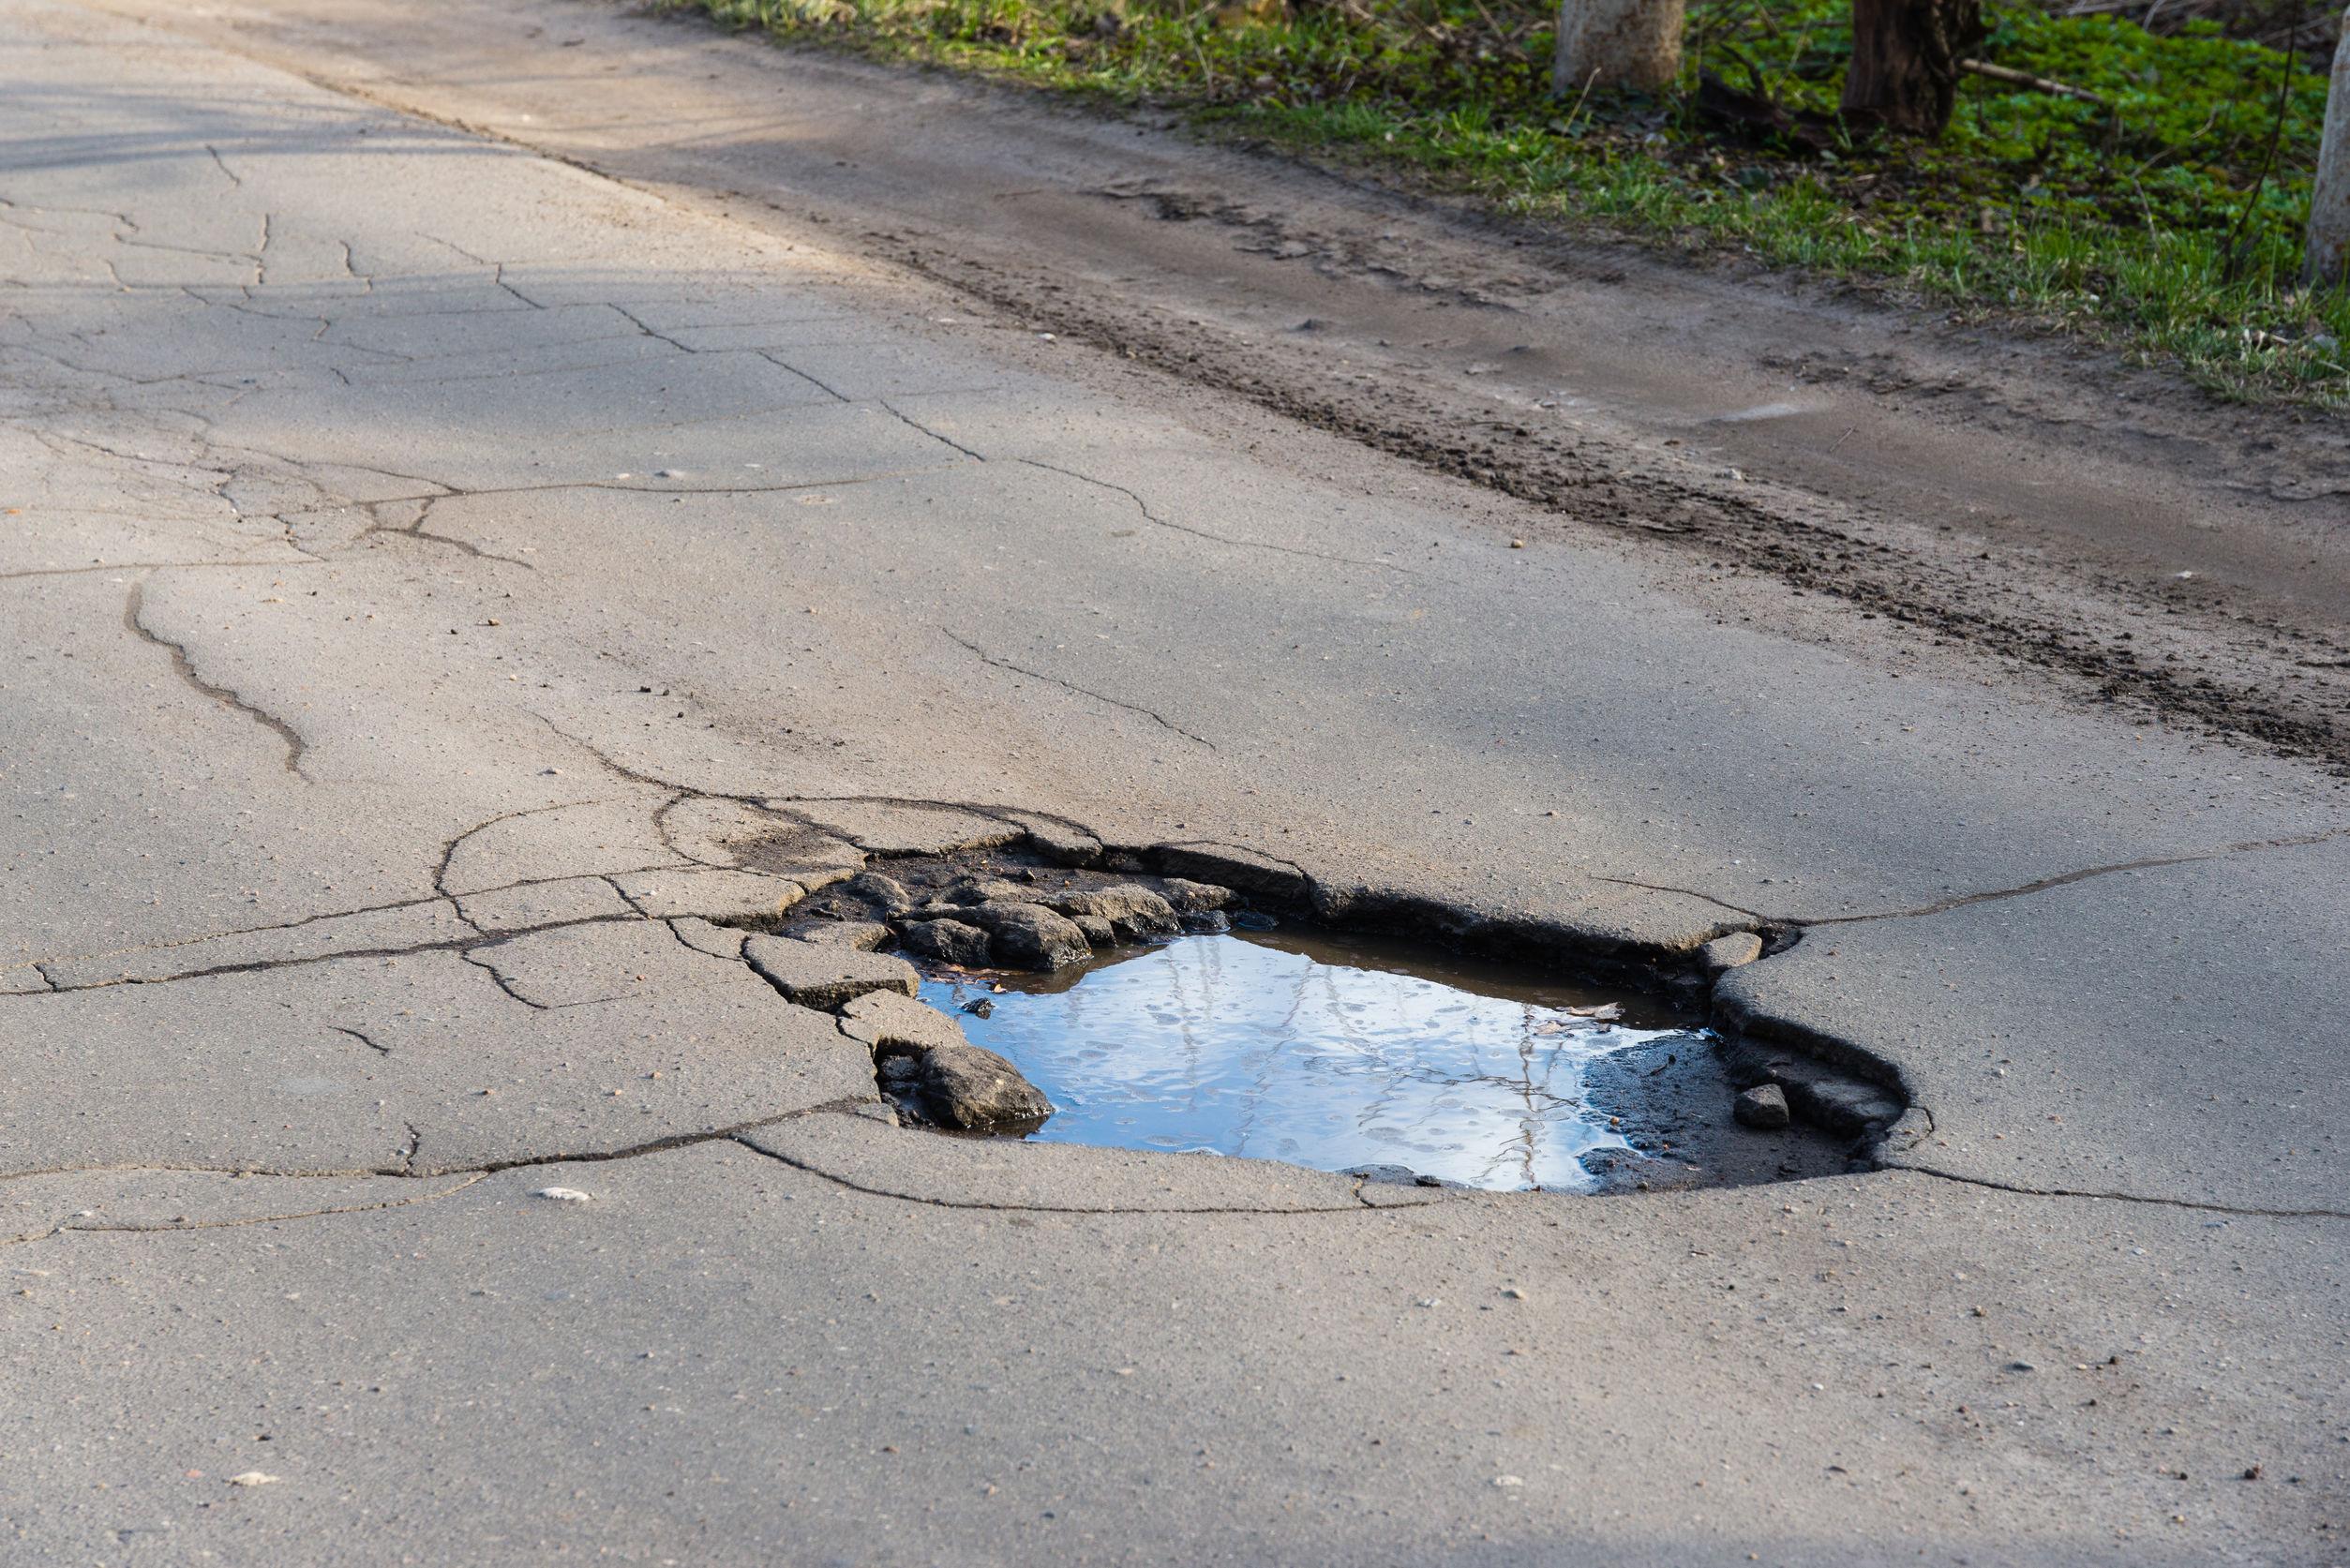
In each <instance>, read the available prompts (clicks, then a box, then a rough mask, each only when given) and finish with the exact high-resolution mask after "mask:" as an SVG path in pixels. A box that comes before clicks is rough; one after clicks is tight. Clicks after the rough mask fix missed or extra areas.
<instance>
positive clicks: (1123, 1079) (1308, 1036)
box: [922, 936, 1668, 1189]
mask: <svg viewBox="0 0 2350 1568" xmlns="http://www.w3.org/2000/svg"><path fill="white" fill-rule="evenodd" d="M988 994H989V993H988V991H987V986H986V983H985V982H984V981H982V980H979V979H976V978H974V979H961V980H929V981H926V982H925V983H924V985H923V987H922V997H923V1000H925V1001H927V1002H930V1003H931V1004H933V1005H934V1006H936V1007H940V1008H945V1009H947V1010H948V1011H950V1012H952V1011H956V1010H957V1009H959V1008H961V1007H962V1005H963V1004H964V1003H965V1002H966V1001H969V1000H971V999H972V998H974V997H977V996H981V995H988ZM990 1000H992V1001H993V1003H994V1004H995V1016H994V1017H992V1018H986V1019H981V1018H976V1017H972V1016H970V1015H968V1014H958V1016H959V1017H960V1020H961V1022H962V1023H963V1026H964V1030H965V1033H966V1034H968V1035H969V1036H970V1038H971V1040H972V1042H973V1043H974V1044H977V1045H983V1046H986V1047H987V1048H988V1049H989V1050H991V1051H996V1052H1000V1053H1003V1054H1004V1055H1006V1056H1009V1057H1010V1058H1011V1060H1012V1061H1013V1062H1015V1063H1017V1064H1018V1065H1019V1067H1020V1069H1021V1070H1022V1071H1023V1072H1025V1073H1026V1074H1027V1075H1028V1077H1029V1078H1030V1079H1032V1080H1033V1081H1035V1083H1037V1085H1038V1086H1039V1087H1040V1088H1041V1089H1043V1090H1044V1092H1045V1093H1046V1094H1047V1095H1049V1096H1050V1097H1052V1100H1053V1103H1054V1104H1055V1106H1057V1107H1058V1108H1059V1109H1058V1110H1057V1111H1056V1112H1055V1114H1054V1116H1053V1119H1052V1120H1051V1121H1049V1122H1047V1123H1045V1124H1044V1127H1043V1130H1041V1131H1040V1132H1039V1133H1037V1134H1036V1136H1037V1137H1038V1138H1040V1139H1042V1140H1045V1141H1047V1142H1059V1143H1097V1144H1110V1145H1114V1146H1117V1147H1124V1148H1154V1149H1213V1150H1215V1151H1217V1152H1218V1153H1220V1154H1227V1155H1248V1156H1254V1157H1258V1158H1262V1159H1281V1160H1288V1161H1290V1162H1291V1163H1293V1164H1297V1165H1306V1166H1311V1167H1314V1168H1316V1169H1318V1170H1325V1171H1339V1170H1344V1169H1347V1168H1348V1167H1351V1166H1356V1165H1370V1164H1382V1165H1407V1166H1410V1167H1411V1168H1412V1169H1413V1170H1414V1171H1416V1172H1421V1173H1422V1174H1425V1175H1432V1176H1441V1177H1444V1179H1446V1180H1448V1181H1457V1182H1466V1183H1469V1184H1471V1185H1473V1186H1476V1187H1498V1188H1519V1187H1553V1188H1567V1189H1572V1188H1576V1187H1589V1186H1591V1185H1592V1183H1591V1178H1590V1177H1589V1175H1588V1174H1587V1173H1586V1172H1584V1170H1583V1168H1582V1167H1581V1166H1580V1165H1579V1164H1578V1163H1577V1162H1576V1156H1578V1155H1579V1154H1581V1153H1583V1152H1584V1151H1586V1150H1590V1149H1604V1148H1622V1147H1624V1139H1623V1138H1622V1137H1621V1136H1620V1135H1619V1134H1617V1133H1613V1132H1610V1131H1609V1130H1608V1119H1607V1117H1606V1116H1605V1115H1604V1114H1596V1113H1587V1112H1586V1111H1585V1110H1584V1108H1583V1106H1582V1103H1581V1099H1582V1091H1583V1069H1584V1065H1585V1064H1586V1063H1588V1062H1589V1061H1591V1060H1592V1058H1594V1057H1595V1056H1600V1055H1604V1054H1606V1053H1609V1052H1613V1051H1620V1050H1623V1049H1624V1048H1626V1047H1628V1046H1632V1045H1637V1044H1639V1043H1641V1042H1643V1041H1646V1040H1652V1039H1655V1038H1660V1037H1661V1036H1662V1035H1663V1034H1665V1033H1668V1031H1663V1030H1654V1029H1632V1028H1626V1027H1624V1026H1621V1025H1607V1024H1599V1023H1593V1022H1592V1021H1591V1020H1589V1019H1583V1018H1577V1017H1575V1016H1574V1015H1573V1014H1571V1013H1569V1012H1566V1011H1564V1010H1563V1009H1561V1008H1549V1007H1542V1006H1537V1005H1535V1004H1533V1003H1528V1002H1513V1001H1504V1000H1501V999H1498V998H1495V997H1489V996H1479V995H1476V994H1474V993H1470V992H1466V991H1461V990H1458V989H1456V988H1454V987H1452V986H1448V985H1444V984H1440V983H1438V982H1437V981H1434V980H1429V979H1422V978H1418V977H1416V976H1412V975H1400V974H1392V973H1387V972H1384V971H1380V970H1371V969H1356V968H1349V967H1344V966H1341V965H1338V964H1332V963H1318V962H1316V961H1314V960H1313V959H1310V958H1307V957H1304V956H1302V955H1300V954H1297V953H1294V952H1286V951H1282V950H1280V949H1279V948H1271V947H1265V946H1259V945H1257V944H1255V943H1252V942H1247V941H1241V940H1236V939H1235V938H1233V937H1228V936H1187V937H1181V938H1178V939H1177V940H1175V941H1173V942H1169V943H1167V944H1165V945H1164V946H1161V947H1158V948H1152V949H1150V950H1148V951H1146V952H1145V953H1144V954H1142V955H1141V956H1139V957H1136V958H1132V959H1129V960H1127V961H1126V962H1124V963H1114V964H1109V965H1106V966H1104V967H1102V968H1099V969H1095V970H1092V971H1090V972H1088V973H1087V974H1086V975H1085V977H1084V978H1082V979H1081V980H1079V981H1078V982H1077V984H1076V985H1074V986H1072V987H1070V989H1068V990H1066V991H1062V992H1059V993H1049V994H1036V993H1026V992H1022V991H1016V990H1015V991H1008V992H1004V993H997V994H994V995H992V996H990Z"/></svg>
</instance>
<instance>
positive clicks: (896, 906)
mask: <svg viewBox="0 0 2350 1568" xmlns="http://www.w3.org/2000/svg"><path fill="white" fill-rule="evenodd" d="M842 891H844V892H847V893H853V894H855V895H856V896H857V897H859V898H861V899H862V900H864V901H865V902H866V903H870V904H872V905H873V906H874V907H875V908H876V909H877V910H879V911H880V912H881V915H882V918H884V919H887V918H889V917H891V916H892V915H902V914H904V913H905V912H906V911H907V910H908V909H911V908H913V907H914V899H913V896H912V895H911V894H909V893H908V892H907V891H906V884H905V883H903V882H900V881H899V880H898V879H897V878H896V877H894V876H884V875H882V874H881V873H879V872H877V871H868V872H860V873H859V874H857V875H855V876H852V877H850V878H849V879H848V882H847V884H846V886H845V887H844V888H843V889H842Z"/></svg>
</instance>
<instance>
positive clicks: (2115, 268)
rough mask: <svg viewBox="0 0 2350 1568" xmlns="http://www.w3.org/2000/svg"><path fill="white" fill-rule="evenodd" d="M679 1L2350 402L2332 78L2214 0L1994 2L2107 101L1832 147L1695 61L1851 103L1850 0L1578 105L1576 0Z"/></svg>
mask: <svg viewBox="0 0 2350 1568" xmlns="http://www.w3.org/2000/svg"><path fill="white" fill-rule="evenodd" d="M680 3H681V4H690V5H698V6H699V7H702V8H704V9H707V10H708V11H710V12H711V14H712V15H714V16H715V17H717V18H718V19H720V20H721V21H723V22H730V23H733V24H736V25H742V26H756V27H761V28H764V29H766V30H767V31H769V32H770V33H771V34H774V35H775V36H777V37H784V38H788V39H793V40H799V41H811V42H823V43H830V44H834V45H838V46H845V47H848V48H853V49H856V50H858V51H861V52H865V53H868V54H872V55H876V56H880V57H885V58H893V59H912V60H919V61H923V62H927V63H931V64H936V65H941V66H948V67H961V68H966V69H972V70H977V71H981V72H984V73H987V74H990V75H994V76H997V77H1002V78H1010V79H1013V80H1017V81H1019V82H1026V83H1029V84H1032V85H1036V86H1040V87H1046V88H1051V89H1055V90H1058V91H1061V92H1065V93H1072V94H1080V95H1086V96H1091V97H1098V98H1100V99H1104V100H1107V101H1109V102H1112V103H1115V104H1121V105H1132V104H1151V105H1158V106H1162V107H1171V108H1175V109H1178V110H1181V111H1183V112H1187V113H1188V114H1190V116H1191V117H1192V118H1193V120H1194V121H1195V122H1196V123H1198V124H1200V125H1202V126H1203V127H1216V128H1221V129H1225V130H1228V131H1234V132H1237V133H1240V134H1244V135H1248V136H1251V137H1256V138H1260V139H1263V140H1265V141H1267V142H1274V143H1277V144H1279V145H1281V146H1284V147H1287V148H1291V149H1294V150H1298V151H1302V152H1308V153H1313V154H1318V155H1320V156H1323V157H1327V158H1331V159H1334V160H1339V161H1348V162H1354V163H1356V164H1368V165H1375V166H1379V167H1383V168H1385V169H1388V170H1390V171H1402V172H1409V173H1411V174H1412V176H1413V177H1414V179H1416V180H1417V181H1418V182H1420V183H1421V184H1423V185H1424V186H1426V187H1429V188H1432V189H1439V190H1444V191H1448V192H1454V193H1459V194H1466V195H1471V196H1475V197H1479V198H1483V199H1485V200H1487V201H1489V202H1493V203H1494V204H1496V205H1497V206H1499V207H1501V208H1503V209H1504V210H1506V211H1508V212H1511V213H1514V214H1517V215H1519V216H1522V217H1529V218H1534V219H1538V220H1545V221H1553V222H1560V223H1571V224H1575V225H1578V226H1581V227H1585V228H1589V227H1594V226H1596V227H1600V228H1603V229H1605V230H1608V231H1614V232H1619V233H1623V234H1625V235H1628V236H1633V237H1638V238H1641V239H1645V240H1648V241H1651V242H1654V243H1658V244H1662V245H1666V246H1673V247H1676V248H1679V249H1683V250H1686V251H1693V252H1699V253H1704V252H1726V253H1733V254H1735V253H1743V254H1744V255H1747V256H1751V257H1753V258H1756V259H1759V261H1763V262H1765V263H1768V264H1770V265H1772V266H1778V267H1790V268H1799V269H1803V270H1804V271H1806V272H1810V273H1813V274H1817V275H1820V276H1831V277H1837V278H1844V279H1856V280H1864V281H1867V282H1869V283H1870V284H1872V285H1873V286H1875V287H1879V288H1883V289H1888V290H1892V291H1899V292H1904V293H1907V294H1909V295H1911V296H1914V297H1918V298H1922V299H1923V300H1926V301H1929V302H1933V303H1936V304H1938V305H1940V306H1946V307H1949V308H1952V309H1953V310H1955V311H1958V312H1959V313H1961V314H1963V315H1968V316H1972V317H1980V318H1985V319H1998V320H2004V321H2009V322H2011V323H2015V324H2021V325H2025V326H2028V327H2030V328H2033V329H2036V330H2047V331H2060V332H2067V333H2073V334H2079V335H2084V336H2088V337H2090V338H2092V339H2094V340H2097V341H2101V342H2106V343H2111V344H2115V345H2118V346H2119V347H2122V348H2124V349H2126V350H2127V351H2131V352H2132V353H2133V355H2135V356H2137V357H2140V358H2142V359H2147V360H2151V361H2154V362H2157V363H2169V364H2173V365H2176V366H2180V367H2182V368H2183V369H2184V370H2186V371H2187V372H2188V374H2190V375H2191V376H2192V377H2193V379H2194V380H2196V381H2198V382H2200V383H2201V384H2203V385H2204V386H2206V387H2208V388H2209V389H2211V390H2212V391H2214V392H2217V393H2219V394H2221V395H2223V396H2234V397H2242V398H2264V399H2265V398H2283V399H2294V400H2305V401H2313V402H2319V403H2326V404H2339V403H2342V402H2345V401H2350V368H2346V367H2345V366H2350V350H2346V349H2345V348H2344V347H2343V344H2344V342H2345V341H2346V340H2350V293H2345V292H2344V291H2341V290H2329V291H2324V292H2322V293H2317V294H2312V293H2309V292H2306V291H2301V290H2299V289H2298V288H2297V287H2296V286H2295V282H2294V279H2295V276H2296V274H2297V272H2298V267H2299V261H2300V229H2301V222H2302V218H2303V216H2304V212H2305V207H2306V202H2307V200H2308V189H2309V173H2310V170H2311V168H2312V166H2313V164H2314V162H2315V157H2316V146H2317V136H2318V128H2319V126H2320V124H2321V121H2322V118H2323V115H2324V112H2325V78H2324V77H2323V76H2321V75H2319V74H2317V73H2316V72H2314V71H2312V70H2310V69H2308V68H2307V67H2305V66H2302V65H2301V64H2299V63H2298V62H2297V61H2295V60H2294V59H2293V58H2292V57H2291V56H2288V55H2285V54H2283V53H2280V52H2276V51H2274V50H2269V49H2266V48H2263V47H2261V46H2259V45H2257V44H2253V43H2248V42H2242V41H2238V40H2236V39H2231V38H2228V37H2222V36H2221V35H2220V34H2219V33H2218V31H2217V30H2216V29H2214V28H2212V27H2211V26H2209V25H2208V24H2203V23H2196V24H2191V25H2190V26H2188V27H2187V28H2185V29H2184V30H2182V31H2181V32H2179V33H2177V34H2174V35H2170V36H2166V37H2164V36H2156V35H2154V34H2150V33H2148V32H2147V31H2145V30H2144V29H2143V28H2141V27H2139V26H2137V25H2136V24H2135V23H2134V22H2123V21H2118V20H2115V19H2113V18H2110V17H2077V18H2058V17H2052V16H2050V15H2048V14H2046V13H2045V12H2043V10H2041V9H2039V8H2037V7H2032V6H2030V5H2028V4H2021V3H2014V0H2007V3H2003V4H1995V6H1994V8H1993V10H1992V12H1991V20H1992V23H1993V31H1992V36H1991V37H1990V38H1989V40H1988V41H1987V42H1986V43H1985V44H1984V45H1983V47H1982V49H1981V50H1980V51H1978V53H1979V54H1981V55H1982V56H1983V57H1984V58H1987V59H1989V60H1992V61H1994V62H1996V63H1998V64H2000V65H2003V66H2009V67H2014V68H2016V69H2019V70H2024V71H2028V72H2031V73H2033V74H2035V75H2039V76H2045V77H2052V78H2055V79H2058V80H2059V81H2063V82H2070V83H2072V84H2073V85H2075V86H2078V87H2082V88H2085V89H2088V91H2091V92H2094V93H2096V94H2098V95H2100V96H2101V97H2103V99H2104V100H2105V103H2104V104H2103V105H2102V106H2101V105H2099V104H2092V103H2086V102H2082V101H2080V100H2078V99H2075V98H2069V97H2058V96H2053V95H2049V94H2043V93H2037V92H2032V91H2029V90H2022V89H2014V88H2010V87H2007V86H2004V85H2002V84H2000V83H1998V82H1991V81H1988V80H1986V79H1983V78H1980V77H1972V76H1970V77H1968V78H1966V79H1965V81H1964V83H1963V86H1962V91H1961V94H1960V101H1959V106H1958V112H1957V114H1956V116H1955V118H1954V119H1953V123H1952V125H1951V127H1950V130H1949V133H1948V134H1947V135H1946V136H1945V137H1944V138H1943V139H1942V140H1941V141H1939V142H1935V143H1932V144H1930V145H1929V144H1919V143H1910V142H1870V141H1864V140H1862V141H1856V140H1852V139H1848V138H1838V140H1837V142H1836V144H1835V145H1834V148H1833V150H1831V151H1829V152H1827V153H1825V154H1822V155H1819V156H1816V157H1811V156H1804V155H1803V154H1802V153H1800V152H1799V151H1797V150H1795V149H1791V148H1788V147H1785V146H1774V145H1770V144H1756V143H1754V142H1747V141H1743V140H1740V139H1737V138H1735V137H1733V136H1731V135H1730V134H1729V132H1727V131H1726V130H1725V129H1724V128H1723V127H1719V126H1717V125H1713V124H1709V123H1706V122H1705V121H1703V120H1702V119H1701V117H1700V116H1699V113H1698V112H1697V109H1696V95H1695V91H1694V89H1695V86H1696V83H1697V79H1698V72H1699V71H1700V70H1714V71H1716V72H1718V73H1719V74H1720V75H1722V76H1723V77H1725V78H1726V79H1728V80H1729V82H1731V83H1732V84H1733V85H1735V86H1738V87H1741V88H1748V87H1754V86H1759V87H1760V88H1761V89H1762V90H1764V91H1766V92H1768V93H1769V94H1770V96H1772V97H1774V98H1775V99H1777V100H1778V101H1780V102H1781V103H1783V104H1785V105H1787V106H1788V107H1789V108H1790V109H1795V110H1811V111H1816V112H1822V113H1829V114H1833V112H1834V108H1835V102H1836V97H1837V95H1838V92H1839V91H1840V88H1841V83H1842V80H1843V74H1844V66H1845V61H1846V59H1847V57H1848V55H1849V52H1850V47H1851V38H1850V33H1849V27H1848V25H1847V23H1846V21H1845V18H1846V16H1847V15H1848V13H1849V5H1848V3H1847V0H1775V3H1764V0H1697V3H1696V4H1694V5H1693V6H1692V7H1691V11H1690V20H1689V35H1688V60H1687V64H1686V67H1685V68H1684V79H1683V81H1682V82H1681V83H1680V84H1679V85H1678V86H1677V87H1676V88H1675V89H1674V90H1672V91H1669V92H1666V93H1662V94H1657V95H1653V96H1640V95H1593V96H1590V97H1587V98H1585V99H1582V100H1579V101H1574V102H1562V101H1560V100H1558V99H1555V98H1553V97H1550V96H1549V57H1550V43H1551V24H1552V17H1551V11H1550V9H1549V6H1547V5H1543V4H1531V5H1530V4H1526V3H1523V0H1293V3H1292V4H1291V6H1289V7H1286V8H1277V7H1275V5H1274V4H1273V3H1272V0H1259V3H1258V4H1257V5H1256V6H1254V7H1243V6H1239V5H1226V6H1223V7H1209V6H1201V7H1187V6H1185V5H1183V4H1181V3H1180V0H1155V3H1154V0H1106V3H1104V0H680ZM2281 88H2282V89H2283V91H2282V93H2281ZM2281 97H2282V101H2283V118H2282V122H2281V127H2282V129H2281V134H2280V119H2279V103H2280V99H2281ZM2272 143H2273V145H2274V147H2275V154H2274V157H2273V159H2272V158H2271V157H2270V148H2271V145H2272ZM2264 169H2265V170H2266V171H2267V173H2266V177H2265V178H2264V177H2263V171H2264Z"/></svg>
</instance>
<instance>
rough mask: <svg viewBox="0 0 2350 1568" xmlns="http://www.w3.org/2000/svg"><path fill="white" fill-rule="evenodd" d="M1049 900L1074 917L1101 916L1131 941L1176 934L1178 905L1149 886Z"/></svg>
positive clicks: (1124, 885)
mask: <svg viewBox="0 0 2350 1568" xmlns="http://www.w3.org/2000/svg"><path fill="white" fill-rule="evenodd" d="M1045 902H1046V907H1048V908H1051V909H1053V910H1055V911H1057V912H1058V913H1060V914H1063V915H1067V916H1069V917H1070V918H1072V919H1079V918H1082V917H1085V916H1087V915H1093V916H1098V917H1100V918H1102V919H1105V920H1107V921H1109V922H1110V924H1111V926H1112V928H1113V929H1115V931H1116V932H1117V933H1118V935H1120V936H1121V937H1124V938H1125V939H1126V940H1127V941H1130V942H1134V941H1142V940H1146V939H1148V938H1150V937H1153V936H1172V935H1174V934H1175V909H1174V907H1173V906H1172V905H1170V904H1169V903H1168V902H1167V901H1166V900H1165V899H1163V898H1160V896H1159V895H1158V894H1157V893H1154V892H1152V891H1151V890H1150V889H1148V888H1145V887H1140V886H1138V885H1136V884H1134V883H1130V882H1121V883H1116V884H1114V885H1113V886H1111V887H1107V888H1092V889H1085V890H1083V891H1073V892H1066V893H1062V894H1060V895H1059V896H1058V897H1055V898H1052V899H1048V900H1046V901H1045Z"/></svg>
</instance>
